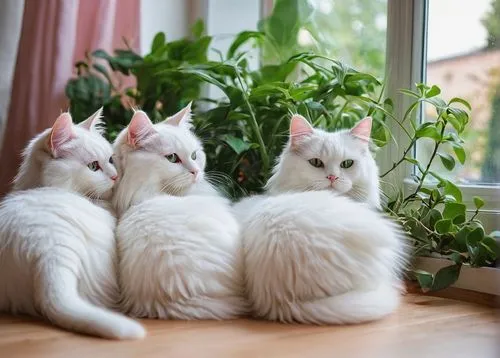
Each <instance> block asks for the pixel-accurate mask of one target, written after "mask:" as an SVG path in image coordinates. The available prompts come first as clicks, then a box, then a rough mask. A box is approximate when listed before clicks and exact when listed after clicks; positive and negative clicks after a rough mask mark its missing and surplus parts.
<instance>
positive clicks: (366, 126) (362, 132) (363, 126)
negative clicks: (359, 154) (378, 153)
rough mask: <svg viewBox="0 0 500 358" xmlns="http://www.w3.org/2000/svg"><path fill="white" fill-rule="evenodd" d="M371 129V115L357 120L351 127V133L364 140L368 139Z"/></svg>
mask: <svg viewBox="0 0 500 358" xmlns="http://www.w3.org/2000/svg"><path fill="white" fill-rule="evenodd" d="M371 131H372V117H366V118H364V119H362V120H361V121H359V122H358V123H357V124H356V125H355V126H354V127H353V128H352V129H351V132H350V133H351V134H352V135H353V136H355V137H356V138H359V139H361V140H363V141H365V142H369V141H370V135H371Z"/></svg>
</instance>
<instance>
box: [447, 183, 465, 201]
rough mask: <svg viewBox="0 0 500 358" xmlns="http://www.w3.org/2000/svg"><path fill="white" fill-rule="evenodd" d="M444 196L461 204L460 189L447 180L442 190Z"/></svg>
mask: <svg viewBox="0 0 500 358" xmlns="http://www.w3.org/2000/svg"><path fill="white" fill-rule="evenodd" d="M443 193H444V194H445V195H451V196H452V197H454V198H455V200H456V201H458V202H462V192H461V191H460V189H459V188H458V187H457V186H456V185H455V184H453V183H452V182H451V181H449V180H445V185H444V189H443Z"/></svg>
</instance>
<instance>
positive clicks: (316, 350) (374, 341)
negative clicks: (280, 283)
mask: <svg viewBox="0 0 500 358" xmlns="http://www.w3.org/2000/svg"><path fill="white" fill-rule="evenodd" d="M143 323H144V324H145V326H146V328H147V329H148V337H147V338H146V339H145V340H143V341H131V342H114V341H106V340H103V339H97V338H91V337H84V336H79V335H76V334H73V333H70V332H65V331H62V330H59V329H57V328H55V327H51V326H49V325H47V324H45V323H43V322H39V321H35V320H33V319H30V318H20V317H11V316H0V332H1V334H0V352H1V353H0V356H2V357H9V358H15V357H42V358H43V357H47V358H48V357H50V358H57V357H61V358H71V357H99V358H101V357H103V358H104V357H120V358H126V357H141V358H142V357H144V358H147V357H161V358H164V357H168V358H171V357H218V358H222V357H242V358H245V357H248V358H254V357H273V358H274V357H277V358H279V357H315V358H317V357H370V358H378V357H384V358H392V357H394V358H406V357H419V358H425V357H432V358H434V357H454V358H459V357H467V358H470V357H481V358H490V357H491V358H493V357H498V355H497V353H498V352H500V351H499V349H500V340H499V339H498V335H497V326H498V323H499V319H498V317H497V315H496V310H494V309H492V308H490V307H487V306H481V305H477V304H472V303H467V302H462V301H456V300H451V299H445V298H439V297H431V296H424V295H419V294H414V293H409V294H407V295H406V296H405V298H404V303H403V304H402V305H401V307H400V309H399V310H398V311H397V312H396V313H395V314H393V315H392V316H391V317H388V318H386V319H384V320H381V321H378V322H373V323H368V324H362V325H352V326H331V327H315V326H307V325H283V324H277V323H271V322H264V321H256V320H249V319H241V320H236V321H224V322H213V321H206V322H182V321H158V320H144V321H143Z"/></svg>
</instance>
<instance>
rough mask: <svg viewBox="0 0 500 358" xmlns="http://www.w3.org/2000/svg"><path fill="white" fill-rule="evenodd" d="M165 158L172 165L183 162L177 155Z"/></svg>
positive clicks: (169, 155)
mask: <svg viewBox="0 0 500 358" xmlns="http://www.w3.org/2000/svg"><path fill="white" fill-rule="evenodd" d="M165 158H167V160H168V161H169V162H170V163H179V162H180V161H181V159H180V158H179V156H178V155H177V154H175V153H172V154H167V155H166V156H165Z"/></svg>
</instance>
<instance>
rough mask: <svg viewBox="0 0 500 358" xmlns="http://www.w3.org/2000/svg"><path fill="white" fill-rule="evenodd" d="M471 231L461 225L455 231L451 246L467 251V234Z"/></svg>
mask: <svg viewBox="0 0 500 358" xmlns="http://www.w3.org/2000/svg"><path fill="white" fill-rule="evenodd" d="M471 231H472V230H471V229H470V228H469V227H463V228H461V229H460V230H459V231H458V232H457V233H456V235H455V240H454V243H453V246H454V248H455V249H456V250H457V251H459V252H467V235H469V233H470V232H471Z"/></svg>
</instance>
